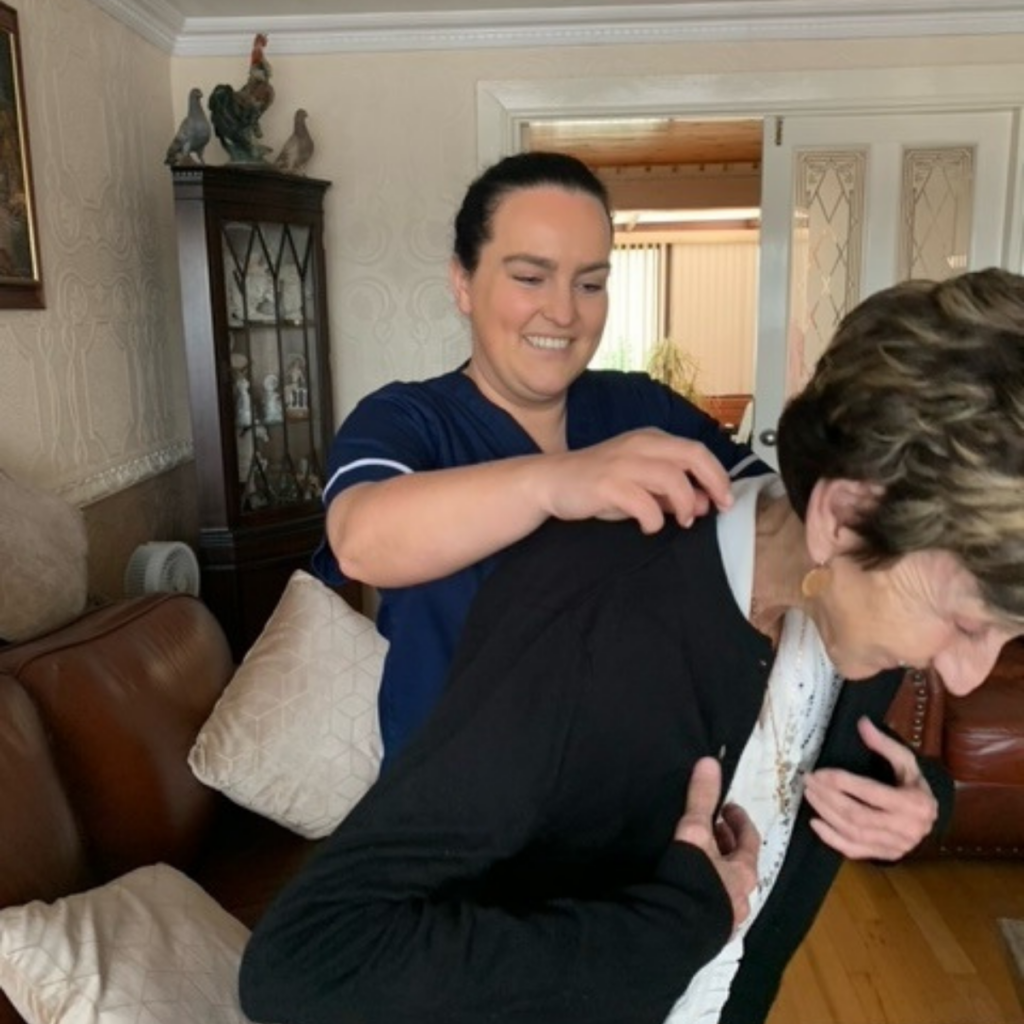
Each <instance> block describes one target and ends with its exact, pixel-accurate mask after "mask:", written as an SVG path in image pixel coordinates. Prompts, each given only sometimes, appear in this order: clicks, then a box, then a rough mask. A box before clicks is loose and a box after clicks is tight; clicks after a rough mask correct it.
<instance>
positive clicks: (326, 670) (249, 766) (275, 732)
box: [189, 570, 387, 839]
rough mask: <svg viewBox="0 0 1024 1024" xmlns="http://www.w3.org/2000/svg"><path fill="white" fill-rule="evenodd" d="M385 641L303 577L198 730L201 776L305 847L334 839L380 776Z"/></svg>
mask: <svg viewBox="0 0 1024 1024" xmlns="http://www.w3.org/2000/svg"><path fill="white" fill-rule="evenodd" d="M386 652H387V641H386V640H384V638H383V637H382V636H381V635H380V634H379V633H378V632H377V629H376V627H375V626H374V624H373V623H372V622H371V621H370V620H369V619H368V618H367V617H366V616H365V615H361V614H360V613H359V612H357V611H355V610H354V609H353V608H351V607H350V606H349V605H348V604H347V603H346V602H345V601H344V600H343V599H342V598H341V597H339V596H338V595H337V594H335V593H334V591H333V590H330V589H329V588H328V587H326V586H324V584H322V583H321V582H320V581H319V580H317V579H315V578H314V577H313V576H310V575H309V573H306V572H302V571H301V570H299V571H297V572H295V573H294V574H293V575H292V577H291V579H290V580H289V581H288V586H287V587H286V588H285V592H284V594H283V595H282V596H281V600H280V602H279V603H278V605H277V607H276V608H275V609H274V614H273V615H272V616H271V617H270V620H269V621H268V622H267V625H266V627H265V628H264V630H263V632H262V633H261V634H260V636H259V639H257V641H256V643H255V644H254V645H253V646H252V648H251V649H250V651H249V653H248V654H247V655H246V656H245V659H244V661H243V662H242V664H241V665H240V666H239V668H238V671H237V672H236V673H235V675H234V678H233V679H232V680H231V682H230V683H229V684H228V686H227V688H226V689H225V691H224V694H223V695H222V697H221V698H220V700H219V701H218V703H217V705H216V707H215V708H214V709H213V713H212V714H211V715H210V718H209V719H208V720H207V722H206V723H205V725H204V726H203V728H202V729H201V730H200V732H199V735H198V737H197V738H196V742H195V745H194V746H193V748H192V750H191V752H190V754H189V764H190V765H191V766H192V771H193V772H194V773H195V775H196V777H197V778H198V779H199V780H200V781H202V782H204V783H206V785H208V786H212V787H213V788H214V789H219V790H220V791H221V792H223V793H224V794H225V795H226V796H228V797H230V798H231V799H232V800H234V801H235V803H238V804H241V805H242V806H243V807H248V808H249V809H250V810H253V811H256V812H257V813H259V814H262V815H263V816H264V817H267V818H271V819H273V820H274V821H276V822H278V823H279V824H281V825H284V826H285V827H286V828H290V829H292V830H293V831H295V832H298V833H299V834H300V835H304V836H307V837H309V838H313V839H315V838H319V837H321V836H325V835H327V834H328V833H329V832H331V831H332V830H333V829H334V828H335V826H337V825H338V823H339V822H340V821H341V820H342V819H343V818H344V817H345V815H346V814H348V812H349V811H350V810H351V809H352V807H353V806H354V805H355V803H356V801H357V800H359V799H360V797H362V795H363V794H364V793H365V792H366V790H367V789H369V788H370V786H371V785H372V784H373V782H374V780H375V779H376V778H377V772H378V770H379V768H380V760H381V754H382V745H381V739H380V728H379V725H378V719H377V691H378V690H379V688H380V677H381V672H382V671H383V666H384V655H385V653H386Z"/></svg>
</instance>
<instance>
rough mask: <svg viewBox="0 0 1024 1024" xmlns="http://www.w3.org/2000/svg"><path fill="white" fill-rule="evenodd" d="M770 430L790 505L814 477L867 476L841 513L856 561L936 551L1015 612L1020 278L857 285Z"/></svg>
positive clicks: (803, 497)
mask: <svg viewBox="0 0 1024 1024" xmlns="http://www.w3.org/2000/svg"><path fill="white" fill-rule="evenodd" d="M778 438H779V442H778V443H779V465H780V470H781V473H782V477H783V480H784V481H785V484H786V489H787V491H788V493H789V497H790V501H791V503H792V505H793V508H794V509H795V510H796V512H797V514H798V515H799V516H800V517H801V518H803V517H804V516H805V514H806V511H807V504H808V500H809V498H810V494H811V491H812V489H813V488H814V485H815V483H816V482H817V481H818V480H820V479H848V480H859V481H866V482H869V483H872V484H875V485H877V486H878V489H879V495H880V497H879V499H878V501H877V503H875V504H873V505H871V506H870V507H868V508H865V509H864V510H863V512H862V514H861V517H860V519H859V521H858V522H857V523H855V524H852V527H853V529H854V530H855V531H856V533H857V534H858V535H859V537H860V539H861V541H862V545H861V548H860V550H859V552H858V553H857V555H858V557H859V559H860V560H861V561H862V563H864V564H865V565H867V566H869V567H871V566H875V567H877V566H879V565H884V564H887V563H890V562H891V561H892V560H894V559H896V558H898V557H900V556H901V555H905V554H908V553H910V552H913V551H923V550H927V549H942V550H945V551H949V552H951V553H953V554H954V555H955V556H957V557H958V558H959V559H960V561H961V563H962V564H963V565H964V567H965V568H966V569H967V570H968V571H969V572H971V573H972V574H973V575H974V577H975V578H976V579H977V580H978V583H979V584H980V588H981V594H982V597H983V598H984V600H985V601H986V603H987V604H988V605H989V607H991V608H992V609H993V610H994V611H996V612H997V613H1000V614H1002V615H1003V616H1005V617H1007V618H1009V619H1011V620H1013V621H1014V622H1016V623H1021V622H1024V278H1022V277H1020V276H1018V275H1016V274H1011V273H1009V272H1007V271H1004V270H998V269H990V270H983V271H978V272H974V273H968V274H963V275H961V276H959V277H955V278H952V279H950V280H947V281H942V282H939V283H936V282H933V281H909V282H906V283H904V284H899V285H896V286H894V287H892V288H887V289H885V290H884V291H881V292H878V293H877V294H875V295H872V296H870V297H869V298H867V299H866V300H864V301H863V302H862V303H861V304H860V305H859V306H857V307H856V308H855V309H854V310H852V311H851V312H850V313H849V314H848V315H847V316H846V317H845V318H844V319H843V321H842V322H841V323H840V325H839V328H838V330H837V331H836V334H835V337H834V338H833V340H832V342H831V343H830V345H829V346H828V348H827V349H826V350H825V352H824V353H823V355H822V356H821V359H820V360H819V361H818V364H817V366H816V368H815V371H814V374H813V376H812V378H811V380H810V382H809V383H808V385H807V387H806V388H805V389H804V390H803V391H802V392H801V393H800V394H799V395H797V396H795V397H794V398H793V399H791V400H790V402H789V403H788V404H787V406H786V408H785V410H784V412H783V415H782V418H781V420H780V422H779V429H778Z"/></svg>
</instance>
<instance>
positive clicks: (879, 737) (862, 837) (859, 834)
mask: <svg viewBox="0 0 1024 1024" xmlns="http://www.w3.org/2000/svg"><path fill="white" fill-rule="evenodd" d="M857 729H858V731H859V732H860V736H861V739H862V740H863V741H864V743H865V745H866V746H867V747H868V748H869V749H870V750H873V751H874V752H875V753H876V754H880V755H881V756H882V757H884V758H885V759H886V760H887V761H888V762H889V764H891V765H892V768H893V772H894V773H895V775H896V784H895V785H894V786H889V785H886V784H885V783H883V782H877V781H875V780H874V779H867V778H864V777H863V776H860V775H853V774H852V773H850V772H846V771H841V770H839V769H836V768H822V769H821V770H820V771H816V772H812V773H811V774H810V775H808V776H807V784H806V789H805V791H804V795H805V796H806V798H807V802H808V803H809V804H810V805H811V806H812V807H813V808H814V810H815V811H817V813H818V815H819V817H818V818H814V819H812V820H811V828H813V829H814V831H815V832H817V834H818V836H819V837H820V838H821V840H822V841H823V842H825V843H827V844H828V845H829V846H831V847H832V848H833V849H834V850H838V851H839V852H840V853H841V854H843V855H844V856H846V857H850V858H852V859H854V860H866V859H875V860H898V859H899V858H900V857H903V856H904V855H905V854H907V853H909V852H910V851H911V850H913V849H914V847H915V846H917V845H918V843H920V842H921V840H922V839H924V838H925V836H927V835H928V834H929V833H930V832H931V830H932V827H933V826H934V824H935V819H936V818H937V816H938V813H939V805H938V801H936V799H935V796H934V795H933V794H932V791H931V787H930V786H929V785H928V782H927V781H926V780H925V778H924V776H923V775H922V774H921V770H920V768H919V767H918V764H917V759H916V758H915V757H914V754H913V751H911V750H909V749H908V748H907V747H905V746H904V745H903V744H902V743H900V742H898V741H897V740H894V739H893V738H892V737H891V736H887V735H886V734H885V733H884V732H882V730H881V729H879V728H878V727H877V726H875V725H874V724H873V723H872V722H871V721H870V720H869V719H867V718H862V719H861V720H860V721H859V722H858V723H857Z"/></svg>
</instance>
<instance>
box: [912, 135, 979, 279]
mask: <svg viewBox="0 0 1024 1024" xmlns="http://www.w3.org/2000/svg"><path fill="white" fill-rule="evenodd" d="M974 159H975V158H974V148H973V147H972V146H946V147H942V148H932V149H910V148H907V149H905V150H904V151H903V188H902V191H901V194H900V240H899V262H898V264H897V273H898V274H899V280H901V281H905V280H907V279H908V278H912V277H925V278H930V279H932V280H935V281H942V280H944V279H945V278H947V277H952V276H953V275H954V274H959V273H962V272H963V271H964V270H966V269H967V265H968V258H969V255H970V254H969V248H970V237H971V229H972V223H971V221H972V214H973V209H974Z"/></svg>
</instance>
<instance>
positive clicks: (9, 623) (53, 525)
mask: <svg viewBox="0 0 1024 1024" xmlns="http://www.w3.org/2000/svg"><path fill="white" fill-rule="evenodd" d="M87 553H88V543H87V541H86V535H85V522H84V521H83V519H82V513H81V512H80V511H79V510H78V509H76V508H75V507H74V506H72V505H69V504H67V502H65V501H62V500H61V499H60V498H58V497H56V496H55V495H53V494H47V493H46V492H45V491H39V490H36V489H35V488H32V487H28V486H27V485H25V484H21V483H18V481H16V480H14V479H12V478H11V477H9V476H8V475H7V474H6V473H4V472H3V471H2V470H0V565H2V566H3V586H2V587H0V639H3V640H9V641H12V642H13V641H19V640H31V639H32V638H33V637H37V636H42V635H43V634H44V633H48V632H50V630H53V629H57V628H58V627H59V626H63V625H64V624H65V623H67V622H70V621H71V620H72V619H74V618H77V617H78V616H79V615H81V613H82V612H83V611H84V610H85V603H86V598H87V596H88V591H87V587H88V568H87V565H86V555H87Z"/></svg>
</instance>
